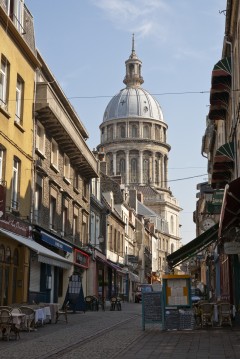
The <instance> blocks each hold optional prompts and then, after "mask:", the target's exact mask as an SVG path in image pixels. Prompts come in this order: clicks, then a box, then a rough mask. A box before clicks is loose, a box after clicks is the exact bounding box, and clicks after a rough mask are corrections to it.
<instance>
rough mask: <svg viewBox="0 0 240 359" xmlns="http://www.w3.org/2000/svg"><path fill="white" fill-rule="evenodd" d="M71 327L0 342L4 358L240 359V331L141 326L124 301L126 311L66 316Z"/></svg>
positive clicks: (135, 307) (133, 307) (135, 308)
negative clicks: (173, 329)
mask: <svg viewBox="0 0 240 359" xmlns="http://www.w3.org/2000/svg"><path fill="white" fill-rule="evenodd" d="M68 319H69V323H68V324H66V323H65V322H64V321H60V322H59V323H58V324H46V325H44V326H43V327H39V328H37V331H35V332H30V333H28V332H21V333H20V336H21V338H20V340H18V341H15V340H10V341H9V342H7V341H2V340H0V352H1V359H30V358H31V359H40V358H41V359H50V358H63V359H65V358H68V359H75V358H83V359H85V358H86V359H87V358H91V359H101V358H105V359H106V358H116V359H123V358H124V359H133V358H139V359H143V358H144V359H147V358H151V359H154V358H161V359H195V358H196V359H206V358H209V359H227V358H228V359H239V358H240V350H239V349H240V330H239V329H240V328H239V327H237V326H236V324H235V325H234V326H233V328H230V327H229V326H225V327H223V328H217V327H214V328H211V327H207V328H204V329H198V330H195V331H167V332H163V331H161V330H160V329H159V327H158V326H153V325H149V324H148V325H146V330H145V331H143V330H142V327H141V324H142V323H141V304H131V303H123V310H122V311H110V310H109V309H108V310H106V311H105V312H103V311H99V312H86V313H85V314H84V313H77V314H71V313H69V315H68Z"/></svg>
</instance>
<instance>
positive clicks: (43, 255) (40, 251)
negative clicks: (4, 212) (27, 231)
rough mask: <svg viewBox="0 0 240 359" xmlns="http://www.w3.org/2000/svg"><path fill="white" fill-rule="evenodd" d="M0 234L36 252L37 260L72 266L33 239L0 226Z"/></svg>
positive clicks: (66, 266)
mask: <svg viewBox="0 0 240 359" xmlns="http://www.w3.org/2000/svg"><path fill="white" fill-rule="evenodd" d="M0 234H4V235H5V236H7V237H8V238H11V239H14V240H15V241H17V242H19V243H20V244H23V245H24V246H26V247H28V248H29V249H31V250H32V251H34V252H35V253H37V255H38V261H39V262H42V263H47V264H50V265H54V266H56V267H60V268H65V269H71V268H72V265H73V263H72V262H71V261H69V260H68V259H66V258H64V257H62V256H60V255H59V254H57V253H55V252H52V251H51V250H50V249H48V248H46V247H44V246H42V245H41V244H39V243H37V242H35V241H34V240H33V239H30V238H27V237H23V236H20V235H18V234H15V233H13V232H10V231H7V230H5V229H2V228H0Z"/></svg>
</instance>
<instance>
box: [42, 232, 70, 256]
mask: <svg viewBox="0 0 240 359" xmlns="http://www.w3.org/2000/svg"><path fill="white" fill-rule="evenodd" d="M40 233H41V240H42V241H44V242H46V243H48V244H50V245H51V246H53V247H56V248H58V249H61V250H63V251H65V252H68V253H72V251H73V249H72V247H71V246H70V245H68V244H67V243H64V242H62V241H61V240H60V239H58V238H56V237H54V236H51V235H50V234H48V233H46V232H44V231H41V232H40Z"/></svg>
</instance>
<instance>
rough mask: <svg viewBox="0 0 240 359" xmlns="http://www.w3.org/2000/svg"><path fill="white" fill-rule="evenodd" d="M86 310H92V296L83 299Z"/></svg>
mask: <svg viewBox="0 0 240 359" xmlns="http://www.w3.org/2000/svg"><path fill="white" fill-rule="evenodd" d="M85 303H86V310H93V296H92V295H87V296H86V297H85Z"/></svg>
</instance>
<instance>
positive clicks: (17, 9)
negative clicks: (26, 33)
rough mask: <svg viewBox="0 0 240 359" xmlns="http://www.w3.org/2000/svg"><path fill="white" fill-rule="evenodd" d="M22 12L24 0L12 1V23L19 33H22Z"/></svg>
mask: <svg viewBox="0 0 240 359" xmlns="http://www.w3.org/2000/svg"><path fill="white" fill-rule="evenodd" d="M23 10H24V0H14V18H13V22H14V24H15V26H16V28H17V29H18V31H19V32H21V33H22V32H23Z"/></svg>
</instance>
